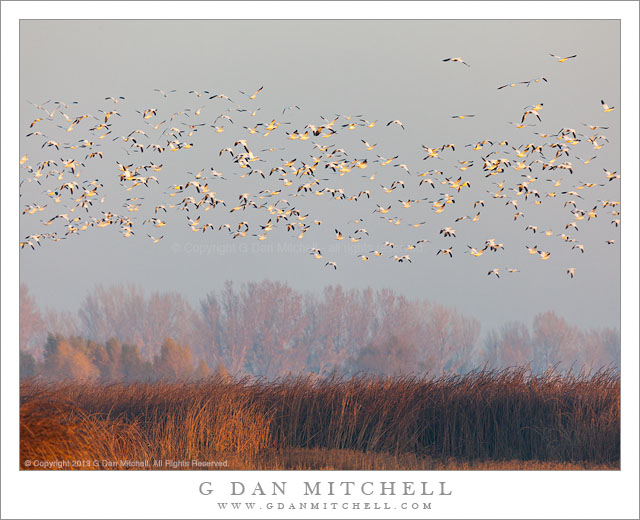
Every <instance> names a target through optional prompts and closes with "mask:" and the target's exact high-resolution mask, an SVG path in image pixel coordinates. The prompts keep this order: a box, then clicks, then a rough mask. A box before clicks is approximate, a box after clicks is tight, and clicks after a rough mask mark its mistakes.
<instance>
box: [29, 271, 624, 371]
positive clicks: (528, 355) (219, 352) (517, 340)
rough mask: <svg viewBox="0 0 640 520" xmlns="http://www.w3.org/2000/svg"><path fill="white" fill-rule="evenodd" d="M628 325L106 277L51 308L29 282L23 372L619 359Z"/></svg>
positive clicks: (537, 366) (389, 295)
mask: <svg viewBox="0 0 640 520" xmlns="http://www.w3.org/2000/svg"><path fill="white" fill-rule="evenodd" d="M619 363H620V334H619V331H618V330H617V329H612V328H601V329H589V330H580V329H578V328H577V327H574V326H571V325H569V324H568V323H567V322H566V321H565V320H564V319H563V318H562V317H560V316H558V315H557V314H555V313H554V312H550V311H549V312H542V313H540V314H538V315H536V316H535V317H534V319H533V322H532V324H531V325H530V326H529V325H527V324H524V323H521V322H510V323H506V324H504V325H503V326H502V327H500V328H498V329H495V330H490V331H488V332H486V333H485V334H484V335H481V327H480V323H479V322H478V321H477V320H476V319H475V318H473V317H468V316H464V315H462V314H461V313H460V312H458V311H456V310H455V309H452V308H450V307H446V306H443V305H440V304H438V303H434V302H430V301H426V300H411V299H408V298H406V297H404V296H401V295H399V294H397V293H395V292H394V291H392V290H390V289H380V290H373V289H370V288H369V289H362V290H359V289H345V288H343V287H341V286H340V285H332V286H328V287H326V288H325V289H324V291H323V292H322V293H320V294H317V293H303V292H300V291H296V290H295V289H293V288H291V287H290V286H288V285H287V284H285V283H282V282H277V281H268V280H265V281H262V282H247V283H244V284H240V285H237V284H233V283H231V282H228V283H226V284H225V286H224V287H223V289H222V290H220V291H217V292H216V291H213V292H210V293H209V294H207V295H206V296H205V297H204V298H203V299H202V300H201V301H200V302H199V306H198V307H196V308H194V307H193V306H192V305H191V304H189V303H188V302H187V301H186V300H185V299H184V297H183V296H182V295H180V294H179V293H173V292H168V293H153V294H150V295H146V294H145V293H144V292H143V291H142V290H141V289H140V288H138V287H136V286H111V287H104V286H98V287H96V288H95V289H94V290H92V291H91V292H90V293H89V294H87V296H86V297H85V298H84V300H83V301H82V302H81V303H80V305H79V310H78V311H77V312H75V313H73V312H59V311H55V310H51V309H46V310H45V311H41V310H40V309H39V307H38V305H37V304H36V302H35V300H34V299H33V297H32V296H31V295H30V294H29V290H28V288H27V286H26V285H24V284H22V285H21V286H20V370H21V376H23V377H27V376H33V375H39V376H41V377H43V378H46V379H53V380H61V379H92V380H103V381H119V380H125V381H134V380H149V379H163V380H167V379H169V380H171V379H192V378H202V377H206V376H207V375H209V374H210V373H211V372H212V371H213V372H217V373H218V374H227V373H230V374H234V375H254V376H261V377H266V378H275V377H279V376H284V375H288V374H300V373H309V372H311V373H316V374H328V373H331V372H338V373H340V374H344V375H350V374H355V373H359V372H368V373H375V374H384V375H393V374H407V373H414V374H415V373H429V374H432V375H434V374H435V375H437V374H442V373H465V372H467V371H469V370H472V369H474V368H478V367H483V366H485V367H488V368H505V367H509V366H522V365H529V366H530V367H531V369H532V371H534V372H542V371H544V370H545V369H547V368H549V367H550V366H554V365H555V366H559V367H560V368H569V367H572V366H573V367H580V368H583V367H589V368H600V367H602V366H614V367H619Z"/></svg>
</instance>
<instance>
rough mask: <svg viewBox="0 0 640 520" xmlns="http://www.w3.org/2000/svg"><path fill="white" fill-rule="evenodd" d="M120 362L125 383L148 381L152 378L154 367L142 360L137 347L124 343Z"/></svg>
mask: <svg viewBox="0 0 640 520" xmlns="http://www.w3.org/2000/svg"><path fill="white" fill-rule="evenodd" d="M120 360H121V361H120V364H121V367H122V374H123V377H124V380H125V381H147V380H149V379H151V378H152V377H151V376H152V369H153V366H152V364H151V362H150V361H145V360H144V359H143V358H142V355H141V354H140V350H139V349H138V346H137V345H129V344H128V343H123V344H122V350H121V353H120Z"/></svg>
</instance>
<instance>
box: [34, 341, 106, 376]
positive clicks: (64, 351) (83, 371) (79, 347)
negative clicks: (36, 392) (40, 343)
mask: <svg viewBox="0 0 640 520" xmlns="http://www.w3.org/2000/svg"><path fill="white" fill-rule="evenodd" d="M43 376H44V377H46V378H48V379H52V380H54V381H64V380H70V379H80V380H93V379H97V378H98V377H99V376H100V371H99V370H98V369H97V368H96V367H95V365H94V364H93V363H92V362H91V359H90V358H89V356H88V353H87V345H86V342H85V341H84V340H83V339H82V338H78V337H73V338H63V337H61V336H56V335H53V334H50V335H49V336H48V337H47V342H46V343H45V348H44V367H43Z"/></svg>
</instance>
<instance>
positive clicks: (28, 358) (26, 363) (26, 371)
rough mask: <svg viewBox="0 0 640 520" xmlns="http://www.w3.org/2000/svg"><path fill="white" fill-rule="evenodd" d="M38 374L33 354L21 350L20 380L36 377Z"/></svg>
mask: <svg viewBox="0 0 640 520" xmlns="http://www.w3.org/2000/svg"><path fill="white" fill-rule="evenodd" d="M36 373H37V364H36V360H35V358H34V357H33V355H32V354H31V352H29V351H27V350H25V349H20V379H27V378H30V377H34V376H35V375H36Z"/></svg>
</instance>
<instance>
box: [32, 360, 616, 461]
mask: <svg viewBox="0 0 640 520" xmlns="http://www.w3.org/2000/svg"><path fill="white" fill-rule="evenodd" d="M20 390H21V407H20V460H21V467H22V468H25V465H24V462H25V461H26V460H31V461H33V460H39V461H43V460H44V461H60V460H75V459H86V460H95V459H107V460H123V459H129V460H148V461H157V460H165V459H172V460H192V459H197V460H205V461H206V460H223V459H224V460H228V461H230V462H229V464H228V466H227V468H228V469H439V468H445V469H552V468H554V467H556V468H557V469H577V468H583V467H589V468H591V469H600V468H607V469H616V468H618V467H619V460H620V377H619V374H618V373H617V372H616V371H614V370H600V371H598V372H595V373H589V374H587V373H581V374H559V373H555V372H553V371H551V370H550V371H548V372H546V373H544V374H542V375H533V374H531V373H530V372H529V371H528V370H527V369H525V368H516V369H507V370H500V371H495V370H493V371H475V372H471V373H469V374H467V375H464V376H459V375H450V376H441V377H438V378H425V377H422V378H421V377H415V376H405V377H394V378H383V377H373V376H366V375H362V376H357V377H354V378H351V379H343V378H340V377H329V378H324V379H322V378H318V377H311V376H309V377H291V378H284V379H279V380H276V381H264V380H258V379H248V378H244V379H231V378H217V379H216V378H209V379H206V380H201V381H198V382H184V383H162V382H154V383H131V384H123V383H114V384H105V385H100V384H95V383H91V384H89V383H82V382H68V383H63V384H61V383H57V384H52V383H45V382H42V381H38V380H27V381H24V382H23V383H22V384H21V388H20ZM505 461H510V462H505ZM65 469H67V468H65Z"/></svg>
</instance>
